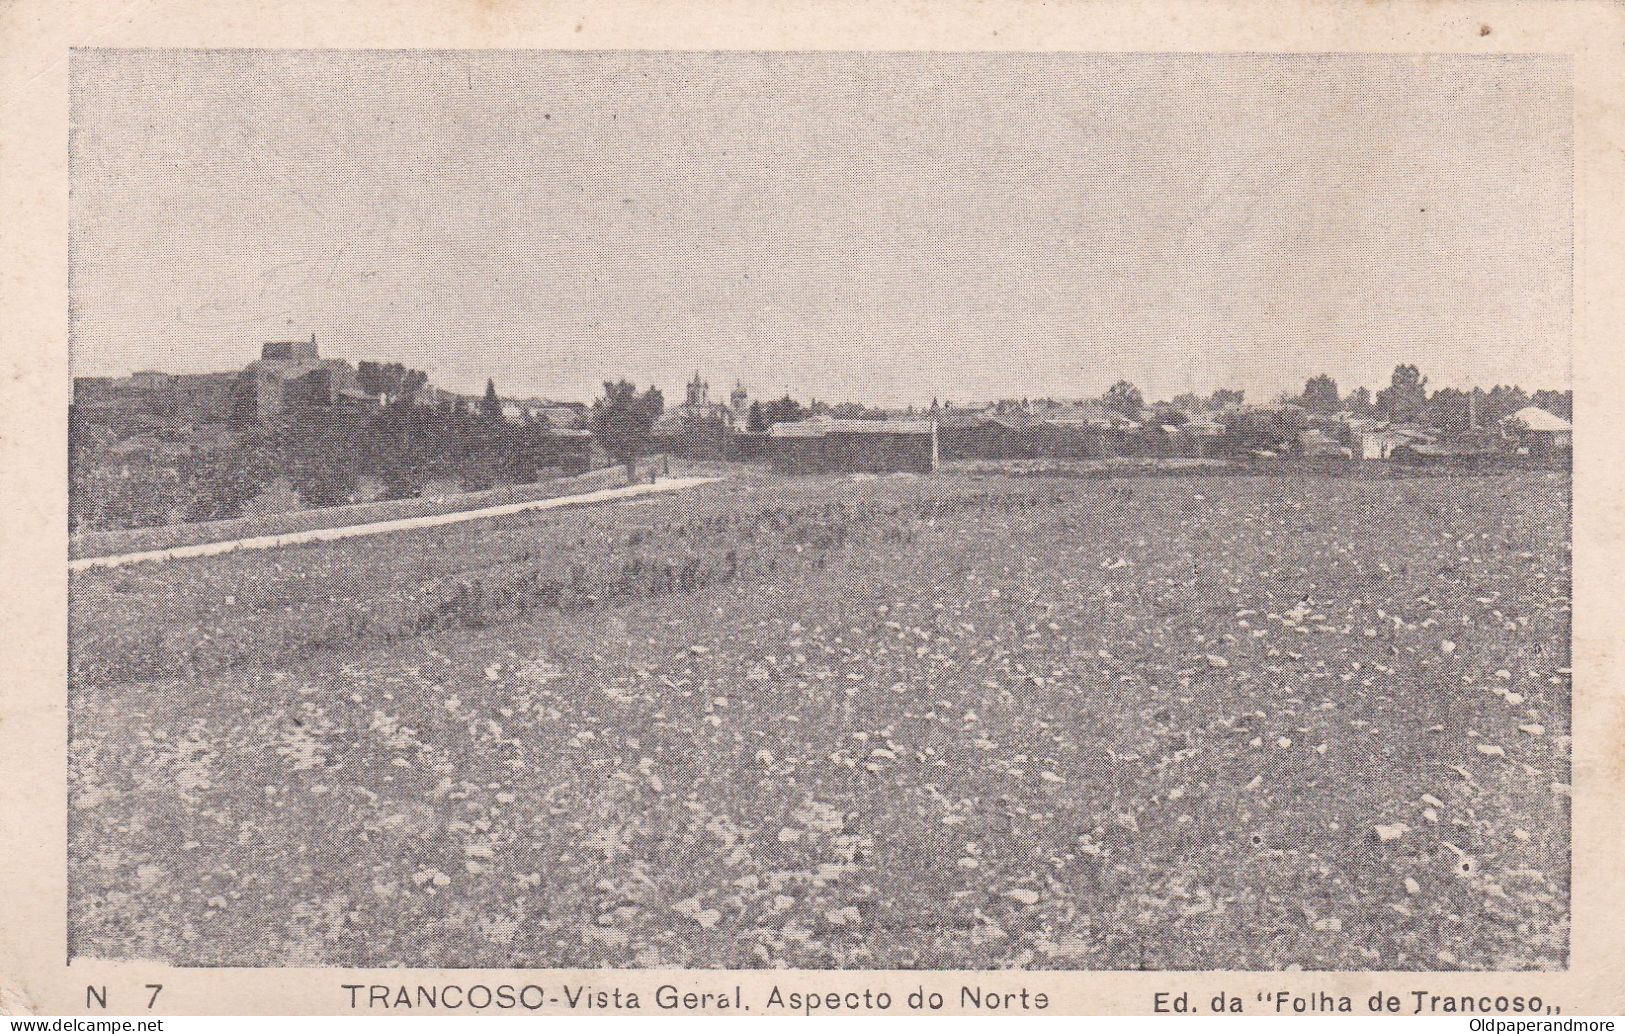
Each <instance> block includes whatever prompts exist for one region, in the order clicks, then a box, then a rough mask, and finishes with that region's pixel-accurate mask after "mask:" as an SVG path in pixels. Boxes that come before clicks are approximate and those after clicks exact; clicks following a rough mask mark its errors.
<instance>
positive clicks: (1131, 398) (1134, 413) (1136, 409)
mask: <svg viewBox="0 0 1625 1034" xmlns="http://www.w3.org/2000/svg"><path fill="white" fill-rule="evenodd" d="M1100 401H1101V402H1102V403H1104V404H1105V406H1106V408H1107V409H1109V410H1111V411H1112V412H1113V413H1116V414H1118V415H1119V416H1125V417H1128V418H1129V419H1130V420H1138V419H1139V417H1140V411H1141V410H1142V409H1144V408H1145V396H1144V395H1142V394H1140V389H1139V388H1136V387H1135V386H1134V385H1132V384H1130V383H1129V382H1128V381H1118V382H1117V383H1116V384H1113V385H1112V386H1111V387H1110V388H1107V389H1106V394H1104V395H1102V396H1101V398H1100Z"/></svg>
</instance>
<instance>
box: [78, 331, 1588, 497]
mask: <svg viewBox="0 0 1625 1034" xmlns="http://www.w3.org/2000/svg"><path fill="white" fill-rule="evenodd" d="M604 389H605V390H604V395H603V396H602V397H600V398H598V399H596V400H594V401H593V402H591V403H588V402H586V401H580V400H555V399H544V398H536V397H530V398H514V397H508V396H504V395H501V394H499V393H498V391H497V387H496V385H495V384H494V383H493V382H491V381H487V384H486V390H485V392H484V394H482V395H463V394H458V393H456V392H451V391H447V390H445V389H443V388H440V387H437V386H435V385H432V384H430V383H429V378H428V376H427V374H425V373H424V372H422V371H419V370H414V369H411V368H409V367H407V366H405V365H404V364H402V363H398V362H375V361H361V362H358V363H355V364H351V363H350V362H348V361H346V360H343V359H334V358H323V357H322V355H321V352H320V349H319V347H318V345H317V340H316V337H315V335H314V334H313V335H311V337H310V338H309V339H301V340H287V341H267V342H265V343H264V344H263V345H262V346H261V348H260V357H259V358H258V359H255V360H253V361H250V362H248V363H246V364H245V365H244V366H243V368H242V369H241V370H237V371H234V372H224V373H208V374H170V373H164V372H160V371H155V370H142V371H137V372H136V373H133V374H131V375H129V376H127V377H76V378H75V379H74V382H73V401H72V404H71V406H70V419H69V428H70V436H69V444H70V476H71V479H72V481H71V483H72V491H71V493H70V511H71V512H70V520H71V522H72V526H73V527H74V528H75V529H110V528H129V527H146V526H151V525H161V524H173V523H178V522H186V521H202V520H213V519H222V518H232V517H239V516H245V515H255V514H265V513H277V512H283V511H287V510H291V509H302V508H312V507H325V506H333V505H339V504H344V503H363V502H369V501H373V500H380V499H401V498H409V497H416V496H422V495H426V494H427V495H436V496H446V495H453V494H456V493H460V492H469V491H478V490H482V489H487V488H491V487H494V486H501V485H518V484H528V483H531V482H535V481H538V480H545V479H548V478H552V477H556V476H560V475H563V474H574V473H580V472H583V471H586V470H588V469H592V468H595V467H602V466H608V465H611V464H620V463H624V464H626V465H627V469H628V472H629V473H630V471H631V469H632V466H633V464H634V463H635V461H636V460H637V458H638V457H640V456H645V455H651V454H653V455H666V456H672V457H681V458H685V459H689V460H697V461H717V462H743V463H765V464H769V465H771V466H773V467H774V468H776V469H778V470H780V471H782V472H785V473H791V474H805V473H818V472H841V473H860V472H868V473H886V472H915V473H925V472H929V471H931V470H933V469H935V467H936V466H937V465H938V464H939V463H943V462H954V461H964V460H982V461H1017V460H1111V459H1121V458H1141V459H1157V458H1189V459H1201V460H1227V461H1245V462H1249V463H1258V462H1270V461H1277V462H1286V461H1293V460H1315V461H1325V462H1333V463H1335V462H1338V461H1348V462H1359V463H1364V462H1382V463H1396V464H1400V463H1404V464H1414V465H1455V466H1481V465H1484V464H1488V463H1505V462H1535V463H1560V464H1563V463H1567V462H1568V457H1569V455H1570V451H1571V450H1572V446H1573V429H1572V426H1571V424H1570V420H1571V418H1572V408H1573V396H1572V393H1571V392H1569V391H1554V390H1541V391H1536V392H1534V393H1533V394H1529V393H1526V392H1524V391H1523V390H1522V389H1521V388H1518V387H1514V386H1502V385H1498V386H1495V387H1492V388H1489V389H1483V388H1472V389H1470V390H1462V389H1457V388H1440V389H1437V390H1432V391H1430V390H1429V389H1428V384H1427V377H1426V376H1425V375H1424V374H1423V373H1422V372H1421V371H1420V370H1419V369H1418V368H1417V367H1416V366H1414V365H1401V366H1398V367H1396V368H1395V370H1394V373H1393V377H1392V379H1391V381H1390V383H1389V384H1388V385H1386V386H1384V387H1382V388H1381V389H1380V390H1378V391H1376V392H1374V393H1373V392H1371V391H1370V390H1368V389H1367V388H1364V387H1359V388H1356V389H1354V390H1352V391H1350V392H1348V393H1347V394H1343V393H1340V390H1339V387H1338V385H1337V383H1336V382H1335V381H1334V380H1333V379H1332V378H1331V377H1330V376H1328V375H1325V374H1320V375H1317V376H1314V377H1311V378H1309V379H1308V380H1307V381H1306V382H1305V385H1304V388H1303V390H1302V392H1300V393H1298V394H1296V395H1283V396H1280V397H1277V398H1275V399H1272V400H1270V401H1268V402H1252V401H1248V400H1247V399H1246V397H1245V394H1244V392H1242V391H1240V390H1235V389H1228V388H1220V389H1218V390H1215V391H1213V392H1212V393H1211V394H1209V395H1205V396H1198V395H1195V394H1190V393H1187V394H1183V395H1179V396H1176V397H1174V398H1172V399H1169V400H1165V401H1154V402H1153V401H1148V400H1146V399H1145V398H1144V396H1143V395H1142V393H1141V391H1140V390H1139V389H1138V388H1137V387H1136V386H1134V385H1133V384H1130V383H1128V382H1127V381H1119V382H1117V383H1116V384H1114V385H1112V387H1111V388H1110V389H1109V390H1107V391H1106V392H1105V393H1104V394H1102V395H1101V396H1099V397H1093V398H1070V399H1067V398H1059V399H1058V398H1050V397H1045V398H1021V399H1002V400H995V401H989V402H983V403H977V404H971V405H965V404H959V405H955V404H953V403H944V402H940V401H938V400H932V401H931V402H930V403H929V404H928V405H925V404H922V405H918V406H906V407H903V408H901V409H896V408H890V409H888V408H880V407H872V406H866V405H863V404H861V403H856V402H844V403H830V402H827V401H820V400H817V399H813V400H811V401H809V402H806V403H803V402H801V401H799V400H796V399H794V398H792V397H790V396H789V395H785V396H783V397H780V398H776V399H757V398H752V397H751V395H750V392H749V390H748V388H747V386H746V385H744V384H743V383H739V382H737V381H736V382H735V384H734V386H733V388H732V389H731V390H730V391H729V393H728V394H727V396H726V397H725V398H722V397H718V398H713V396H712V392H711V386H710V383H709V382H708V381H707V379H706V377H705V376H704V374H703V372H702V371H700V370H695V372H694V375H693V377H692V379H691V380H690V381H689V382H688V383H687V385H686V387H685V390H684V394H683V400H682V402H681V403H680V404H677V405H673V406H670V407H667V406H666V404H665V398H664V394H663V392H662V391H661V389H660V388H658V387H656V386H650V387H648V388H647V389H645V390H643V391H641V392H640V391H638V390H637V388H636V387H635V386H634V385H633V384H632V383H630V382H627V381H624V380H623V381H619V382H606V383H605V385H604Z"/></svg>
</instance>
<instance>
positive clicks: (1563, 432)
mask: <svg viewBox="0 0 1625 1034" xmlns="http://www.w3.org/2000/svg"><path fill="white" fill-rule="evenodd" d="M1501 433H1502V435H1503V436H1504V437H1505V438H1506V439H1507V440H1508V441H1509V442H1511V443H1512V445H1513V447H1514V448H1516V449H1517V451H1518V452H1519V453H1522V454H1524V455H1527V456H1539V457H1553V456H1561V455H1563V454H1564V453H1568V452H1571V451H1572V450H1573V449H1574V425H1573V424H1571V423H1569V422H1568V421H1567V420H1564V419H1563V418H1562V417H1560V416H1558V415H1557V414H1556V413H1549V412H1547V411H1546V410H1544V409H1541V408H1540V407H1539V406H1525V407H1523V408H1522V409H1520V410H1518V411H1517V412H1516V413H1512V414H1509V415H1508V416H1505V417H1502V418H1501Z"/></svg>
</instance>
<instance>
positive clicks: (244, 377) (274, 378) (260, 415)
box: [238, 334, 360, 420]
mask: <svg viewBox="0 0 1625 1034" xmlns="http://www.w3.org/2000/svg"><path fill="white" fill-rule="evenodd" d="M359 388H360V385H359V384H358V383H357V381H356V371H355V367H353V366H351V365H350V364H349V363H347V362H345V361H344V360H342V359H323V358H321V356H320V355H319V354H318V352H317V349H316V335H315V334H312V335H310V340H309V341H267V342H266V343H265V345H264V347H263V348H262V349H261V351H260V358H259V359H257V360H255V361H254V362H251V363H249V364H248V366H247V367H245V368H244V369H243V372H242V374H241V375H240V376H239V378H238V405H239V406H240V407H241V409H240V413H241V415H242V416H244V417H246V418H251V419H258V420H268V419H270V418H272V417H275V416H277V415H279V414H281V413H283V412H284V411H286V410H287V409H290V408H295V407H300V406H331V405H333V404H335V403H337V402H338V401H339V399H340V396H341V393H343V392H345V391H347V390H348V391H357V390H358V389H359Z"/></svg>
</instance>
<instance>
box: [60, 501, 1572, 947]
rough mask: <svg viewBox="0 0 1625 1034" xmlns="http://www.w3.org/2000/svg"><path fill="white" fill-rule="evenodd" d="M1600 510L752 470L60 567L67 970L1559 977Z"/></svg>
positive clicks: (1529, 504) (1524, 503)
mask: <svg viewBox="0 0 1625 1034" xmlns="http://www.w3.org/2000/svg"><path fill="white" fill-rule="evenodd" d="M1568 492H1569V485H1568V478H1567V475H1566V474H1562V473H1559V472H1540V471H1521V472H1511V473H1498V474H1493V475H1481V476H1465V475H1462V476H1456V475H1439V476H1434V477H1427V478H1413V479H1404V480H1389V481H1375V480H1369V481H1368V480H1361V479H1354V478H1338V477H1327V476H1321V475H1316V474H1313V473H1305V474H1304V475H1303V476H1301V477H1291V478H1259V477H1235V476H1231V475H1227V474H1224V473H1212V472H1195V471H1193V472H1189V473H1188V474H1187V476H1183V477H1178V478H1133V477H1119V478H1087V479H1086V478H1062V477H1050V476H1045V475H1044V474H1043V473H1042V472H1038V471H1034V472H1029V473H1028V475H1027V476H1023V477H1006V476H1003V475H1001V474H998V473H996V472H991V471H984V472H982V473H979V474H967V473H956V474H946V475H939V476H934V477H929V478H911V477H894V478H879V479H833V478H814V479H803V480H795V481H786V482H778V481H773V480H770V479H764V478H759V477H757V476H755V475H745V476H742V477H739V478H735V479H732V480H730V481H727V482H724V483H720V484H716V485H711V486H707V487H705V488H701V489H696V490H694V491H692V492H688V493H684V494H681V495H677V496H671V497H665V498H658V499H653V498H652V499H648V500H639V501H636V502H627V503H623V504H616V505H613V506H607V507H603V508H598V509H594V510H590V511H576V512H569V513H553V514H536V515H522V516H517V517H510V518H504V519H500V520H495V521H487V522H476V523H471V524H466V525H460V526H457V527H455V528H442V529H435V530H430V531H423V532H413V533H408V534H402V535H398V536H384V537H379V538H375V539H357V540H351V541H347V542H343V543H336V544H327V545H314V546H308V547H298V548H292V549H287V550H280V551H271V552H264V553H253V554H240V555H230V556H221V557H214V558H209V559H206V560H199V561H183V562H175V563H169V564H163V565H150V566H149V565H143V566H137V567H133V568H128V569H119V570H112V571H94V572H87V573H84V574H80V575H75V576H74V577H73V581H72V607H71V610H72V613H71V642H72V674H71V706H72V712H73V738H72V744H71V766H72V775H71V781H70V785H71V796H72V800H71V805H72V812H71V821H70V838H71V840H72V845H71V846H72V849H71V850H70V852H69V857H70V858H71V859H73V862H72V871H71V873H70V909H71V947H72V950H73V951H74V952H75V953H76V954H79V955H82V956H97V957H111V958H131V957H142V958H159V959H164V960H168V961H170V962H173V963H177V964H219V965H265V964H272V965H414V966H416V965H423V966H433V965H489V966H510V965H516V966H584V967H596V966H632V965H642V966H671V967H706V966H796V967H814V968H817V967H854V966H881V965H884V966H887V967H891V966H903V967H908V966H919V967H932V968H937V967H949V968H967V969H978V968H1001V967H1032V968H1080V969H1124V968H1128V969H1133V968H1157V969H1161V968H1168V969H1182V968H1192V969H1209V968H1279V967H1285V966H1294V965H1295V966H1302V967H1304V968H1312V969H1351V968H1352V969H1410V970H1436V969H1441V968H1466V969H1529V968H1533V969H1550V968H1560V967H1562V966H1563V965H1564V964H1565V962H1566V959H1567V944H1568V914H1569V884H1568V879H1569V874H1568V833H1569V816H1568V797H1567V793H1568V788H1567V784H1568V779H1569V775H1568V772H1569V761H1568V758H1569V739H1568V733H1569V728H1568V721H1569V699H1570V696H1569V694H1570V685H1569V669H1568V664H1569V647H1568V641H1569V640H1568V634H1569V606H1570V602H1569V596H1568V594H1569V584H1570V562H1569V543H1568ZM1441 946H1448V947H1444V948H1442V947H1441Z"/></svg>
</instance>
